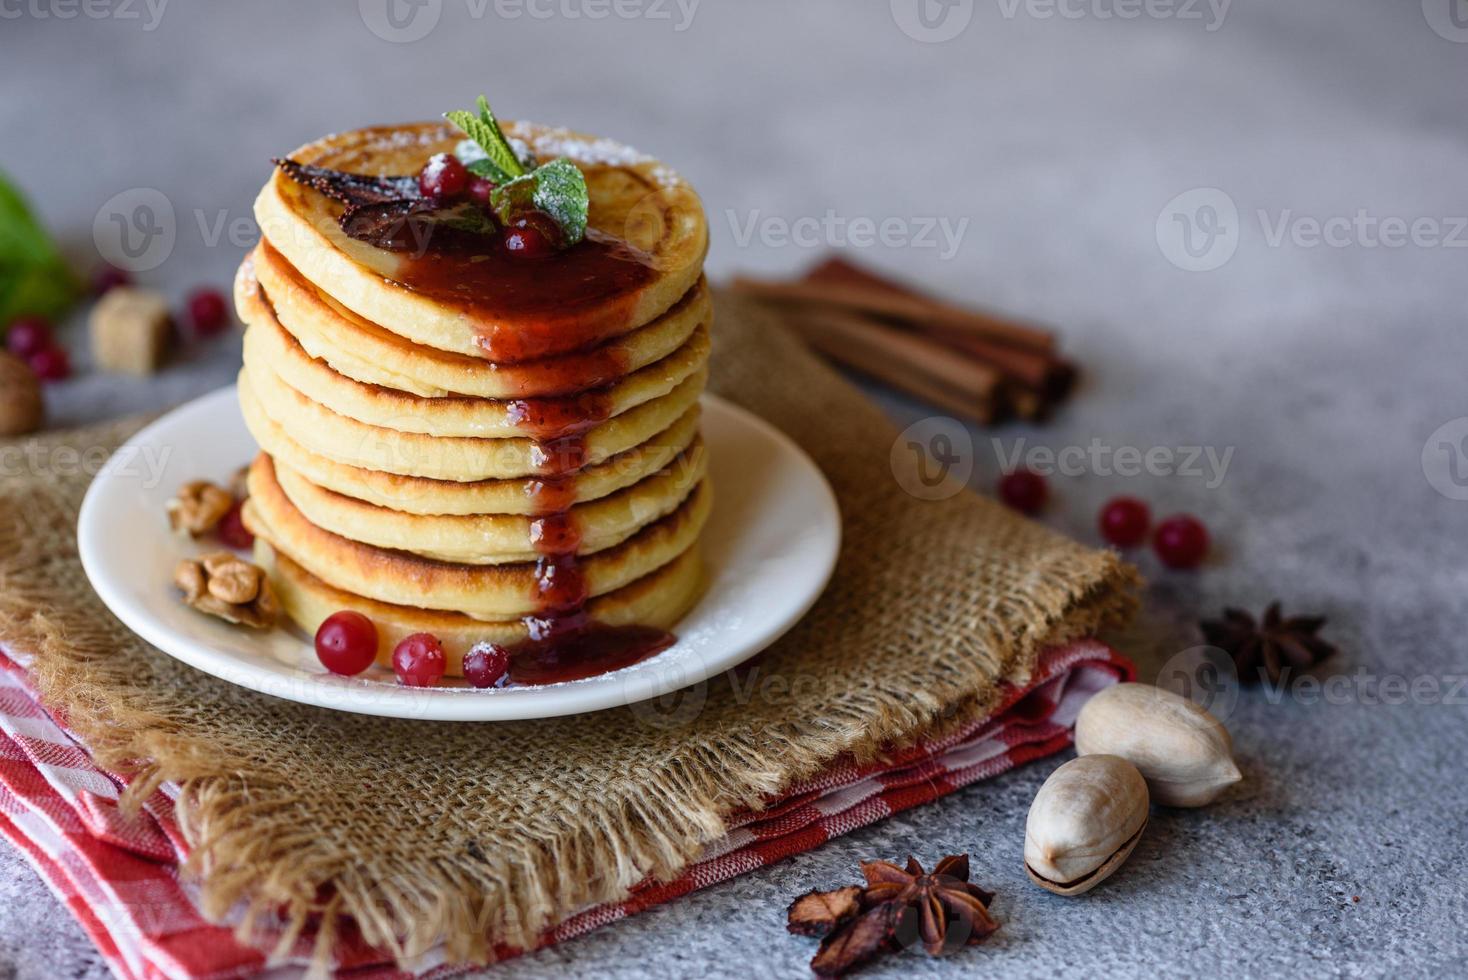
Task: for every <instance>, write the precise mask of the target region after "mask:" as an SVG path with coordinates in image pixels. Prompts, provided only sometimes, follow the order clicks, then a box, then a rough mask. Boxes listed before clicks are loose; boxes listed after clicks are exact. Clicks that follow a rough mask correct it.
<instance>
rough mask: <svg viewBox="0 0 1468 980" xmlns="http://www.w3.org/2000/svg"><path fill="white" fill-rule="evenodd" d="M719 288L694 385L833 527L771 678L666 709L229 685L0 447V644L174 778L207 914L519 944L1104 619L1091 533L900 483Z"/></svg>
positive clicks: (1021, 670)
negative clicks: (110, 594)
mask: <svg viewBox="0 0 1468 980" xmlns="http://www.w3.org/2000/svg"><path fill="white" fill-rule="evenodd" d="M719 302H720V309H719V313H718V321H717V331H716V332H717V335H718V347H717V352H716V354H715V369H714V380H713V382H712V387H713V388H714V390H715V391H717V392H719V393H720V394H722V395H724V396H725V397H727V398H729V399H732V400H733V401H735V402H738V403H739V404H741V405H743V406H745V407H746V408H749V409H751V410H753V411H754V412H756V413H758V414H759V415H762V416H764V417H765V418H766V419H768V420H770V421H771V422H773V423H774V424H775V425H777V426H778V427H779V428H781V429H783V430H784V431H785V432H786V433H788V434H789V435H790V436H791V437H793V438H794V439H795V441H796V442H798V443H799V444H800V445H801V446H802V447H803V448H804V449H805V451H806V452H808V453H809V454H810V455H811V456H812V457H813V458H814V459H815V460H816V462H817V463H818V464H819V465H820V467H821V469H822V470H824V471H825V473H826V476H827V478H828V479H829V480H830V481H831V484H832V486H833V487H834V488H835V490H836V494H837V496H838V497H839V498H840V502H841V510H842V514H843V517H844V522H845V541H844V545H843V548H842V555H841V559H840V563H839V566H838V568H837V570H836V575H835V578H834V579H833V581H832V582H831V585H830V587H829V588H828V589H827V591H826V593H825V595H824V597H823V598H822V599H821V600H820V602H819V603H818V604H817V605H816V607H815V609H814V610H813V611H812V612H811V613H810V614H809V615H808V616H806V618H805V620H804V621H803V622H802V623H800V624H799V625H798V626H797V627H796V628H795V629H793V630H792V631H791V632H790V633H789V634H787V635H786V637H785V638H784V639H782V640H781V641H780V642H779V643H778V644H777V645H776V646H774V647H773V648H772V649H770V650H769V651H767V652H766V654H765V655H764V656H763V658H762V660H761V661H760V663H761V670H762V671H763V673H764V676H765V677H766V678H769V677H778V678H780V679H781V680H783V681H785V683H764V684H760V685H756V686H748V685H740V686H735V685H732V684H731V683H729V681H728V679H727V678H722V679H720V680H718V681H715V682H711V683H710V686H709V687H708V690H707V697H706V700H705V702H704V704H703V707H702V710H701V711H700V712H696V713H695V714H694V716H693V717H692V718H690V719H686V720H684V721H683V722H682V723H671V722H669V721H668V720H667V719H663V718H659V719H657V720H656V721H655V723H649V721H648V719H649V715H648V713H647V711H646V710H644V711H641V712H638V711H633V710H632V709H628V708H622V709H616V710H609V711H603V712H599V713H596V714H590V715H582V716H576V717H569V718H557V719H551V720H547V721H532V722H517V723H513V724H508V723H507V724H445V723H434V722H413V721H395V720H389V719H384V718H376V717H368V716H364V715H352V714H343V713H336V712H332V711H327V710H324V709H320V708H312V707H307V706H304V705H299V704H294V703H291V702H288V701H282V700H277V699H274V698H271V697H268V696H264V695H258V694H253V693H250V692H248V691H245V690H242V689H240V688H237V687H233V686H231V685H229V684H227V683H225V682H223V681H220V680H216V679H215V678H213V677H209V676H206V675H205V674H202V673H199V672H197V671H195V670H192V669H191V668H189V667H186V666H184V665H183V664H181V663H179V662H177V661H175V660H173V659H171V658H169V657H167V656H164V655H162V654H160V653H158V652H157V651H155V650H153V649H152V648H150V647H148V646H147V645H145V644H144V643H143V642H142V641H140V640H139V639H137V638H136V637H134V636H133V635H132V634H130V633H129V632H128V631H127V630H126V629H124V628H123V627H122V626H121V624H119V623H118V622H117V621H116V620H115V619H113V617H112V616H111V615H110V614H109V613H108V612H107V610H106V609H105V608H104V607H103V605H102V603H101V602H100V601H99V600H98V599H97V597H96V596H95V595H94V594H93V592H92V590H91V588H90V587H89V586H88V585H87V581H86V578H85V577H84V575H83V573H82V569H81V565H80V563H79V561H78V559H77V555H76V549H75V544H74V540H75V524H76V514H77V508H78V505H79V503H80V501H81V498H82V495H83V492H84V491H85V489H86V485H87V482H88V479H89V478H88V477H87V476H86V475H85V474H83V473H81V472H79V471H78V469H79V468H78V467H76V466H75V465H71V466H69V467H66V468H64V469H63V468H62V467H60V466H49V465H40V466H20V467H17V466H6V467H4V468H3V470H4V475H3V476H0V642H3V643H4V644H6V645H7V646H9V647H11V648H12V649H15V650H19V651H25V652H29V653H32V654H34V655H35V663H34V675H35V679H36V681H37V683H38V685H39V688H40V690H41V692H42V695H43V697H44V698H45V699H46V700H47V701H48V703H50V704H52V705H55V706H57V707H59V708H61V709H63V710H64V712H65V715H66V717H67V718H68V720H69V722H70V724H71V726H72V728H73V730H74V731H76V732H77V733H78V734H79V735H80V737H81V738H82V739H83V740H84V741H86V743H87V744H88V745H90V746H91V748H92V749H93V750H94V751H95V753H96V755H97V757H98V760H99V761H100V762H101V763H102V764H104V765H107V766H111V767H116V768H119V769H123V770H126V771H129V772H131V773H134V774H136V776H137V777H138V778H137V781H136V782H135V783H134V786H133V788H134V791H135V792H141V793H145V792H147V791H150V790H151V788H152V787H153V786H156V785H157V783H158V782H159V781H161V780H174V781H177V782H179V783H181V784H182V786H183V787H184V793H183V794H182V797H181V800H180V803H179V816H180V820H181V823H182V825H183V827H184V829H185V833H186V834H187V836H188V838H189V840H190V841H191V843H192V844H193V846H194V849H195V850H194V858H193V860H192V862H191V864H192V865H193V867H194V870H195V871H197V873H198V874H199V876H200V878H201V881H202V887H203V895H204V900H205V906H206V911H207V912H208V913H209V914H211V915H220V914H222V913H224V912H225V911H226V910H227V909H229V908H230V907H231V906H233V905H235V903H237V902H239V901H241V900H244V901H247V902H249V903H250V905H251V907H252V908H253V909H255V910H256V911H259V912H264V913H266V914H270V915H276V914H280V913H283V914H285V915H286V916H287V917H289V919H290V920H291V921H292V922H293V923H294V924H295V925H296V926H297V927H306V926H308V925H309V926H313V927H314V926H319V927H320V935H321V942H320V945H319V947H318V948H319V949H321V950H322V951H323V952H324V950H325V948H326V945H327V944H328V943H329V942H330V941H331V938H332V933H333V928H334V925H335V924H336V923H337V922H338V921H339V917H340V916H342V915H345V916H350V917H351V918H352V919H354V920H355V921H356V922H357V924H358V926H359V927H360V929H361V932H362V934H363V937H364V938H365V939H366V940H367V941H368V942H370V943H372V944H374V945H379V946H381V947H383V948H385V949H387V950H390V951H392V952H393V953H394V954H396V955H397V956H399V958H400V959H407V958H411V957H412V956H415V955H416V954H417V953H419V952H421V951H423V950H425V949H427V948H430V947H432V946H433V945H435V944H436V943H440V942H442V943H446V944H447V947H448V952H449V955H450V957H451V958H452V959H455V960H465V959H475V960H482V959H484V958H486V957H489V956H491V955H492V953H493V945H494V944H495V943H504V944H508V945H511V946H530V945H533V944H534V943H535V939H536V937H537V935H538V934H539V933H540V931H541V930H542V929H544V928H545V927H546V926H547V925H550V924H554V923H556V922H558V921H560V920H562V919H564V918H566V917H567V916H568V915H570V914H571V913H573V912H574V911H576V910H577V909H579V908H582V907H584V906H586V905H588V904H593V903H601V902H609V901H615V900H619V899H620V898H622V897H624V895H625V894H626V892H627V890H628V889H629V888H630V887H631V886H632V885H634V884H636V883H637V882H638V881H640V880H642V879H643V878H644V877H645V876H647V875H655V876H659V877H667V876H672V875H674V874H676V873H677V872H678V871H679V869H680V868H682V867H683V866H684V865H685V864H686V863H688V862H689V861H690V860H691V859H693V858H695V857H696V856H697V855H698V853H699V851H700V848H701V846H702V845H703V844H705V843H706V842H708V841H711V840H714V839H716V838H718V837H720V836H721V835H722V834H723V831H724V819H725V817H726V816H727V815H729V814H730V813H732V812H734V811H735V810H737V809H739V808H741V807H757V806H758V805H759V804H760V801H761V800H762V799H764V798H765V797H767V796H768V795H770V794H774V793H777V792H779V791H780V789H781V788H782V787H784V786H787V785H789V784H790V783H791V782H792V781H794V780H797V779H801V778H804V777H808V776H810V775H812V774H813V773H815V772H816V771H818V770H820V769H821V768H823V767H824V766H826V765H827V764H828V763H830V762H831V761H832V760H833V759H836V758H837V757H838V756H840V755H841V754H842V753H852V754H855V755H857V756H858V757H869V756H872V755H874V754H876V753H877V752H878V751H879V750H880V749H881V747H882V746H884V745H886V744H888V743H892V742H901V741H905V740H910V739H912V738H915V737H917V736H918V735H920V734H928V733H932V732H934V731H936V730H939V729H941V728H943V727H945V726H947V725H950V724H954V723H957V722H960V721H962V720H965V719H971V718H973V717H975V716H977V715H981V714H983V713H984V712H985V711H986V710H987V709H988V707H989V705H990V704H991V703H992V699H993V698H994V696H995V691H996V686H997V684H998V682H1000V681H1001V680H1008V681H1012V682H1016V683H1023V682H1024V680H1025V678H1026V676H1027V674H1028V672H1029V671H1030V669H1031V667H1032V665H1033V664H1034V662H1035V658H1036V654H1037V652H1038V650H1040V649H1041V648H1042V646H1044V645H1046V644H1051V643H1057V642H1061V641H1064V640H1066V639H1070V638H1075V637H1079V636H1082V635H1087V634H1091V633H1094V632H1095V631H1096V630H1098V629H1099V628H1101V627H1103V626H1106V625H1108V624H1111V623H1114V622H1117V621H1119V620H1121V619H1123V618H1124V617H1125V616H1127V615H1128V614H1129V613H1130V611H1131V608H1132V604H1133V598H1132V585H1133V582H1134V579H1133V573H1132V572H1131V570H1130V569H1129V568H1128V567H1127V566H1126V565H1124V564H1122V563H1121V562H1119V561H1118V560H1117V559H1116V557H1114V556H1113V555H1112V554H1110V553H1106V552H1100V551H1094V550H1091V549H1088V548H1084V547H1081V546H1080V545H1077V544H1075V543H1074V542H1072V541H1069V540H1067V539H1065V538H1063V537H1060V536H1059V535H1056V534H1054V533H1052V532H1051V531H1049V530H1046V529H1045V528H1043V527H1041V526H1040V525H1038V524H1035V523H1031V522H1029V521H1025V520H1021V519H1019V518H1017V517H1016V516H1014V515H1013V514H1011V513H1009V512H1008V511H1006V510H1004V509H1003V508H1001V507H999V506H997V505H995V504H993V503H991V502H990V501H988V500H984V499H981V498H979V497H978V496H976V495H974V494H970V493H961V494H958V495H956V496H953V497H950V498H948V499H945V500H939V501H925V500H920V499H917V498H915V497H913V496H911V495H910V494H908V493H907V492H905V491H904V490H903V489H902V488H901V486H899V484H898V482H897V480H896V479H895V478H894V475H893V471H892V468H891V464H890V463H889V450H890V449H891V446H892V443H893V440H894V438H895V432H894V430H893V428H892V427H891V425H890V424H889V423H888V422H887V420H886V419H885V418H884V417H883V416H882V414H881V413H880V412H879V411H878V410H877V409H876V408H875V407H874V406H873V405H872V404H871V403H870V402H868V401H867V400H866V399H865V398H864V397H863V396H862V395H861V394H860V393H859V392H858V391H857V390H856V389H854V388H852V387H851V386H850V385H849V384H847V383H846V382H845V381H844V380H842V379H841V378H840V377H839V376H838V375H836V374H835V373H834V372H833V371H831V370H830V369H828V368H827V367H826V366H825V365H823V364H822V363H820V362H818V361H816V360H815V359H814V358H813V357H811V356H810V355H809V354H808V353H806V352H805V350H804V349H803V348H802V347H801V346H800V345H799V344H798V342H796V341H794V340H793V339H791V338H790V337H788V336H787V335H785V334H784V333H783V332H782V331H781V330H780V329H779V327H778V326H776V325H774V324H772V323H771V322H770V321H769V320H768V319H766V318H765V315H764V314H763V313H761V312H760V311H758V310H756V309H753V308H750V307H748V306H746V305H742V304H739V303H738V302H736V301H735V300H732V299H729V298H727V297H721V298H720V300H719ZM137 424H138V423H136V422H132V423H127V424H114V425H111V426H106V427H100V428H93V429H88V430H81V431H73V432H69V433H63V434H60V435H52V436H47V437H45V444H44V445H43V446H42V448H43V449H45V450H46V451H45V452H41V453H32V454H31V455H30V456H29V457H28V458H30V459H39V460H42V461H45V460H58V461H59V460H66V461H68V462H70V463H72V464H74V463H75V460H74V458H73V457H72V456H70V455H69V454H68V453H66V452H60V453H58V452H55V451H54V450H56V449H57V448H58V447H64V446H69V447H75V448H77V449H80V450H85V449H93V450H94V455H95V447H98V446H105V447H111V446H115V445H116V444H117V443H118V442H119V441H120V440H122V439H124V438H125V437H126V436H127V435H128V434H129V433H130V432H131V431H133V430H134V429H135V428H136V426H137ZM22 471H23V472H22ZM161 533H164V532H162V531H161V530H160V534H161ZM165 587H166V585H165V583H159V588H165ZM750 615H758V611H756V610H751V611H750Z"/></svg>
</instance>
